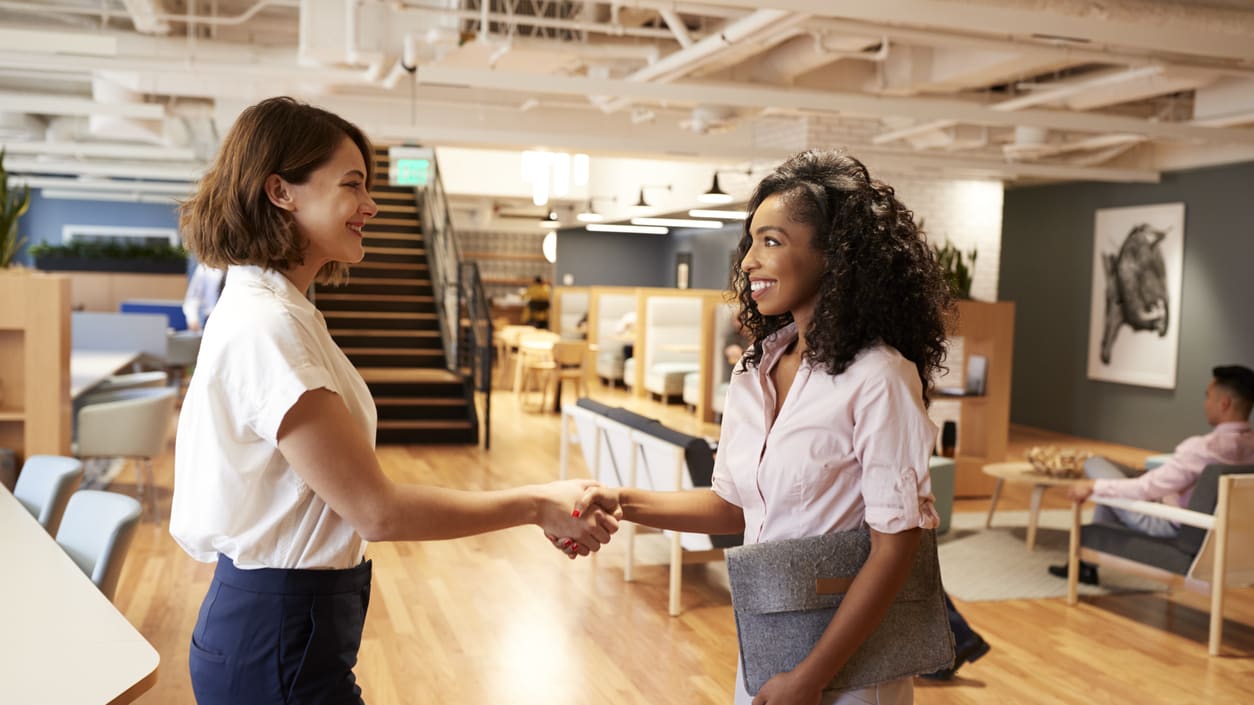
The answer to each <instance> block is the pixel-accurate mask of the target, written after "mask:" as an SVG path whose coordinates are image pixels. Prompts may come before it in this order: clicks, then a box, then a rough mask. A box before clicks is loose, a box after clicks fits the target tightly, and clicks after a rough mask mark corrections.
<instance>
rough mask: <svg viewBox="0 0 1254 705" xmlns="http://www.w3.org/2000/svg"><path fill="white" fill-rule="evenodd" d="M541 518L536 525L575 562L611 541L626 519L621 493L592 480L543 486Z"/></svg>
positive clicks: (566, 481)
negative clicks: (621, 521) (619, 524)
mask: <svg viewBox="0 0 1254 705" xmlns="http://www.w3.org/2000/svg"><path fill="white" fill-rule="evenodd" d="M538 489H539V490H540V492H541V495H542V504H541V509H540V513H539V516H538V517H537V520H536V522H535V523H537V524H539V525H540V527H541V528H542V529H544V536H545V538H547V539H548V540H549V542H550V543H552V544H553V547H554V548H556V549H557V550H559V551H561V552H562V553H564V554H566V555H567V556H568V557H569V558H571V559H572V560H573V559H574V558H575V557H576V556H586V555H588V554H589V553H592V552H593V551H596V550H599V549H600V548H601V546H602V545H603V544H607V543H609V542H610V536H612V535H613V534H614V533H615V532H617V531H618V522H619V520H620V519H622V518H623V508H622V505H621V504H620V503H619V491H618V488H615V487H604V486H602V485H599V484H597V483H596V482H593V481H591V480H563V481H559V482H552V483H549V484H547V485H541V486H539V488H538Z"/></svg>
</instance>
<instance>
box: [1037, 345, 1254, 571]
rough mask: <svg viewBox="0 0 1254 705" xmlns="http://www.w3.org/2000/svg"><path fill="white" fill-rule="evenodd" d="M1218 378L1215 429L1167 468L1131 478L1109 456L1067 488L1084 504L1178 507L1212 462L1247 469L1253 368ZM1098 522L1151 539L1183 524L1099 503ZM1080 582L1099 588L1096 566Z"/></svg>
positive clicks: (1221, 371) (1209, 395) (1188, 443)
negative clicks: (1119, 501) (1092, 500)
mask: <svg viewBox="0 0 1254 705" xmlns="http://www.w3.org/2000/svg"><path fill="white" fill-rule="evenodd" d="M1212 374H1213V375H1214V379H1212V380H1211V382H1210V384H1209V385H1208V386H1207V387H1206V401H1205V402H1204V403H1203V404H1202V408H1203V409H1204V410H1205V412H1206V423H1208V424H1210V425H1211V426H1214V427H1215V430H1213V431H1211V432H1210V433H1208V434H1206V435H1204V436H1193V437H1191V438H1186V439H1185V440H1184V441H1183V442H1182V443H1180V445H1178V446H1176V450H1175V452H1174V453H1172V455H1171V459H1170V460H1168V461H1167V462H1166V463H1164V464H1163V465H1161V466H1159V467H1157V468H1154V469H1153V470H1150V471H1148V472H1146V473H1144V474H1143V475H1141V476H1139V477H1130V475H1132V471H1131V469H1129V468H1126V467H1123V466H1121V465H1118V464H1117V463H1113V462H1111V461H1109V460H1107V459H1105V458H1097V457H1095V458H1090V459H1089V460H1088V462H1086V463H1085V464H1084V474H1085V475H1086V476H1088V477H1090V478H1093V479H1090V480H1087V481H1084V482H1077V483H1075V484H1074V485H1072V487H1071V489H1070V490H1069V494H1070V495H1071V498H1072V499H1073V500H1075V501H1078V502H1082V501H1084V500H1085V499H1088V497H1089V495H1095V496H1098V497H1120V498H1123V499H1139V500H1161V499H1162V498H1164V497H1167V496H1169V495H1179V498H1180V502H1179V504H1180V506H1184V505H1186V504H1188V501H1189V496H1190V495H1191V494H1192V493H1193V486H1194V485H1196V484H1197V480H1198V478H1199V477H1200V476H1201V474H1202V470H1203V469H1204V468H1205V467H1206V466H1207V465H1211V464H1213V463H1220V464H1224V465H1244V464H1247V463H1254V431H1251V429H1250V422H1249V418H1250V410H1251V408H1252V407H1254V370H1251V369H1250V368H1248V367H1243V366H1241V365H1233V366H1228V367H1216V368H1215V369H1214V371H1213V372H1212ZM1093 521H1094V523H1099V524H1114V525H1117V526H1125V527H1127V528H1129V529H1132V530H1134V531H1139V532H1141V533H1144V534H1148V535H1149V536H1154V537H1158V538H1171V537H1174V536H1176V535H1177V534H1178V533H1179V530H1180V526H1179V525H1178V524H1174V523H1172V522H1169V521H1167V520H1165V519H1159V518H1157V517H1151V516H1146V515H1144V514H1140V513H1137V512H1130V511H1127V510H1124V509H1116V508H1114V507H1107V506H1104V505H1098V507H1097V510H1096V511H1095V512H1094V514H1093ZM1049 572H1050V573H1051V574H1053V575H1057V576H1059V577H1062V578H1065V577H1067V566H1066V564H1063V565H1052V566H1050V567H1049ZM1080 582H1082V583H1088V584H1090V585H1096V584H1097V566H1095V565H1092V564H1089V563H1081V564H1080Z"/></svg>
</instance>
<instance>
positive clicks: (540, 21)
mask: <svg viewBox="0 0 1254 705" xmlns="http://www.w3.org/2000/svg"><path fill="white" fill-rule="evenodd" d="M397 9H398V10H403V11H405V12H418V13H429V14H436V15H445V16H451V17H456V18H457V19H461V20H477V21H483V16H484V14H485V13H484V12H481V11H479V10H458V9H454V8H445V7H427V6H420V5H401V6H400V7H398V8H397ZM486 14H487V18H488V21H489V22H496V23H498V24H506V25H524V26H528V27H544V28H547V29H564V30H569V31H571V32H588V33H591V34H608V35H610V36H614V37H643V38H646V39H674V38H675V35H674V34H673V33H672V32H671V31H670V30H669V29H661V28H652V27H626V26H623V25H621V24H617V23H615V22H609V23H605V22H585V21H583V20H564V19H557V18H553V17H534V16H531V15H516V14H513V13H506V12H488V13H486Z"/></svg>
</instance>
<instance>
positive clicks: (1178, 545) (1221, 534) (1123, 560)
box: [1067, 465, 1254, 656]
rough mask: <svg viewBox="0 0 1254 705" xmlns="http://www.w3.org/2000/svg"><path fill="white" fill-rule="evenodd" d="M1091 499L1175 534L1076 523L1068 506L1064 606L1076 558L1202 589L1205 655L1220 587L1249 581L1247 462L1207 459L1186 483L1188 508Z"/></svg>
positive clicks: (1251, 496) (1073, 586) (1253, 492)
mask: <svg viewBox="0 0 1254 705" xmlns="http://www.w3.org/2000/svg"><path fill="white" fill-rule="evenodd" d="M1092 499H1093V501H1094V502H1097V503H1098V504H1105V505H1109V506H1113V507H1121V508H1123V509H1129V510H1132V511H1136V512H1140V513H1142V514H1148V515H1150V516H1157V517H1161V518H1163V519H1167V520H1168V521H1173V522H1175V523H1177V524H1179V525H1180V534H1179V536H1177V537H1176V538H1154V537H1151V536H1146V535H1145V534H1142V533H1139V532H1136V531H1132V530H1131V529H1127V528H1125V527H1122V526H1113V525H1109V524H1088V525H1085V526H1081V525H1080V504H1079V503H1076V504H1075V505H1073V508H1072V526H1071V545H1070V551H1069V555H1068V576H1067V604H1070V605H1074V604H1076V602H1077V599H1078V598H1077V582H1078V581H1079V562H1080V561H1081V560H1084V561H1089V562H1091V563H1096V564H1097V565H1100V566H1102V567H1104V568H1108V569H1111V570H1119V571H1124V572H1129V573H1135V574H1136V575H1140V576H1142V577H1145V578H1149V579H1151V580H1158V581H1161V582H1164V583H1167V584H1168V585H1169V586H1171V587H1172V588H1184V589H1186V590H1192V591H1194V592H1199V593H1202V594H1209V595H1210V598H1211V606H1210V637H1209V644H1208V651H1209V653H1210V655H1212V656H1216V655H1218V654H1219V647H1220V643H1221V641H1222V638H1223V603H1224V590H1225V589H1226V588H1230V587H1246V586H1249V585H1254V465H1232V466H1229V465H1210V466H1208V467H1207V468H1206V469H1205V470H1203V471H1202V476H1201V478H1200V479H1199V480H1198V482H1197V485H1196V486H1195V487H1194V488H1193V495H1192V496H1191V497H1190V498H1189V506H1188V507H1187V508H1184V507H1172V506H1168V505H1165V504H1161V503H1158V502H1139V501H1130V500H1122V499H1114V498H1109V497H1094V498H1092Z"/></svg>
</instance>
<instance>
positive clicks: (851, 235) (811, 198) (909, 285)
mask: <svg viewBox="0 0 1254 705" xmlns="http://www.w3.org/2000/svg"><path fill="white" fill-rule="evenodd" d="M771 196H778V197H779V198H780V199H781V200H782V201H783V204H784V206H785V207H786V208H787V209H788V213H789V218H790V219H791V220H792V221H793V222H795V223H802V224H806V225H809V226H811V227H813V228H814V239H813V242H812V243H811V245H812V246H813V248H814V255H815V256H816V257H821V258H822V259H823V262H824V265H825V270H826V271H824V273H823V278H822V279H821V280H820V282H819V296H818V302H817V303H816V304H815V306H814V317H813V319H811V321H810V328H809V330H803V331H799V332H798V333H799V334H800V335H804V336H805V340H806V346H807V348H806V352H805V355H806V357H807V359H809V360H810V361H811V362H812V363H816V364H819V365H822V366H824V367H825V368H826V370H827V372H828V373H829V374H832V375H838V374H840V373H842V372H844V371H845V369H846V368H848V367H849V365H850V364H852V363H853V361H854V359H855V358H857V356H858V354H859V353H860V352H862V350H863V349H865V348H867V347H870V346H872V345H876V344H880V343H882V344H884V345H888V346H891V347H893V348H894V349H896V350H897V351H898V352H900V353H901V355H902V357H905V358H906V359H907V360H909V361H910V362H913V363H914V365H915V368H916V369H917V370H918V373H919V381H920V382H921V383H922V387H923V400H924V402H925V403H926V402H927V401H928V397H929V392H930V391H931V389H932V385H933V382H932V377H933V376H934V375H935V374H936V372H937V371H939V370H941V369H943V367H942V363H943V362H944V359H945V345H946V335H945V325H946V321H947V320H949V317H950V316H952V315H953V309H954V301H953V295H952V293H951V292H950V290H949V285H948V284H947V283H946V282H945V279H944V276H943V275H942V273H941V269H940V266H939V265H937V263H936V259H935V257H934V256H933V254H932V250H931V248H930V247H928V244H927V241H926V240H925V239H924V236H923V233H922V232H921V231H920V230H919V227H918V225H917V224H916V223H915V222H914V214H913V213H911V212H910V209H908V208H906V206H905V205H904V204H902V203H901V201H899V200H898V199H897V196H896V195H895V194H894V192H893V189H892V187H891V186H889V185H888V184H885V183H883V182H882V181H877V180H875V179H872V178H871V175H870V174H869V173H868V172H867V168H866V167H865V166H863V164H862V162H860V161H858V160H857V159H854V158H853V157H850V156H848V155H844V154H840V153H838V152H830V151H817V150H811V151H808V152H801V153H800V154H797V155H794V156H793V157H791V158H790V159H788V160H787V161H785V162H784V163H783V164H781V165H780V166H779V167H778V168H776V169H775V171H773V172H771V173H770V174H768V175H767V176H766V178H764V179H762V182H761V183H760V184H758V187H757V189H755V190H754V192H753V196H752V197H751V198H750V199H749V206H748V211H749V217H748V218H747V219H746V220H745V225H744V232H743V233H742V235H741V238H740V243H739V246H738V247H737V250H736V260H735V265H734V266H733V267H732V272H731V291H732V294H733V295H734V296H735V297H736V298H737V299H738V300H739V303H740V314H739V320H740V324H741V326H742V328H743V330H745V331H746V332H748V333H749V334H750V335H751V336H752V337H753V339H754V342H753V345H751V346H750V347H749V349H748V350H746V351H745V356H744V361H745V365H746V367H753V366H756V365H757V364H758V362H759V361H760V360H761V359H762V341H763V340H765V339H766V338H767V337H768V336H770V335H771V334H772V333H774V332H776V331H778V330H779V329H781V328H783V327H784V326H786V325H788V324H790V323H792V314H791V313H784V314H780V315H777V316H766V315H763V314H762V313H760V312H759V311H758V306H757V303H755V302H754V300H753V295H752V291H751V289H750V286H749V276H748V275H747V274H746V273H745V272H744V270H742V269H741V267H740V264H741V262H743V261H744V258H745V255H746V254H747V253H748V251H749V248H750V247H752V245H753V237H752V230H751V229H752V227H753V217H754V215H756V213H757V210H758V207H759V206H761V205H762V203H763V201H765V200H766V199H768V198H770V197H771ZM742 369H744V368H742Z"/></svg>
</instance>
